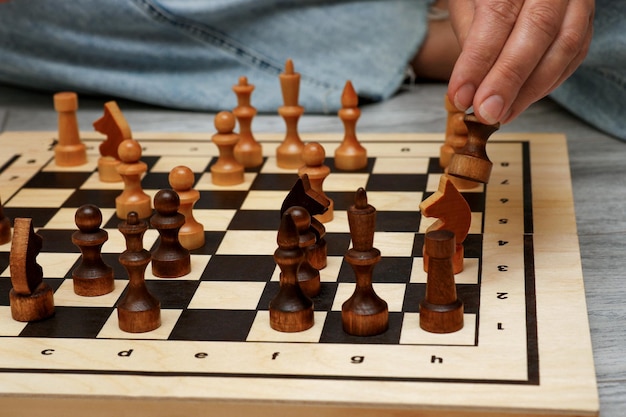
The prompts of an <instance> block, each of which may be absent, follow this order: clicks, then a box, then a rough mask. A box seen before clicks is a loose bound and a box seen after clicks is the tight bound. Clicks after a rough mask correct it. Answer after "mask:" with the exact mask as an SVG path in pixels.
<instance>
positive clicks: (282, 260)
mask: <svg viewBox="0 0 626 417" xmlns="http://www.w3.org/2000/svg"><path fill="white" fill-rule="evenodd" d="M298 241H299V238H298V231H297V229H296V224H295V222H294V221H293V218H292V216H291V214H289V213H285V214H283V216H282V219H281V223H280V229H279V230H278V237H277V242H278V249H276V251H275V252H274V260H275V261H276V264H277V265H278V266H279V268H280V271H281V272H280V290H279V291H278V294H276V297H274V299H273V300H272V301H270V306H269V312H270V326H271V327H272V329H274V330H278V331H280V332H300V331H303V330H306V329H309V328H311V327H313V324H314V320H313V301H311V299H310V298H309V297H307V296H306V295H305V294H304V293H303V292H302V290H301V289H300V285H299V284H298V277H297V271H298V267H299V266H300V264H301V263H302V261H304V252H303V251H302V249H300V247H299V244H298Z"/></svg>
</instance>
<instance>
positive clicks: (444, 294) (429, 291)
mask: <svg viewBox="0 0 626 417" xmlns="http://www.w3.org/2000/svg"><path fill="white" fill-rule="evenodd" d="M424 249H425V252H426V253H427V254H428V277H427V279H426V296H425V297H424V300H422V302H421V303H420V327H421V328H422V329H424V330H426V331H427V332H432V333H452V332H456V331H457V330H460V329H462V328H463V302H462V301H461V300H459V299H458V298H457V295H456V284H455V282H454V272H453V270H452V256H453V255H454V252H455V250H456V244H455V239H454V233H452V232H451V231H449V230H435V231H432V232H428V233H427V234H426V238H425V242H424Z"/></svg>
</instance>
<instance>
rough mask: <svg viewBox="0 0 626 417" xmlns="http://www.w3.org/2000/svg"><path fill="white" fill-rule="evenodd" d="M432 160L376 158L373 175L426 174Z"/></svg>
mask: <svg viewBox="0 0 626 417" xmlns="http://www.w3.org/2000/svg"><path fill="white" fill-rule="evenodd" d="M429 161H430V158H376V162H374V168H373V169H372V173H373V174H426V173H427V172H428V164H429Z"/></svg>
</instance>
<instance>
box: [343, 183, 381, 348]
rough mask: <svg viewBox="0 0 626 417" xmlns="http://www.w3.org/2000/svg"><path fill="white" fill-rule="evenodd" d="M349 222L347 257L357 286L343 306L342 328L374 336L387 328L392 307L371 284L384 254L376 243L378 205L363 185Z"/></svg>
mask: <svg viewBox="0 0 626 417" xmlns="http://www.w3.org/2000/svg"><path fill="white" fill-rule="evenodd" d="M348 222H349V226H350V236H351V237H352V248H351V249H350V250H348V253H346V256H345V259H346V261H347V262H348V263H349V264H350V266H352V269H353V270H354V274H355V276H356V288H355V290H354V293H353V294H352V296H351V297H350V298H349V299H348V300H346V302H344V303H343V305H342V307H341V319H342V323H343V329H344V331H345V332H346V333H348V334H351V335H354V336H373V335H377V334H380V333H383V332H384V331H386V330H387V327H388V325H389V310H388V308H387V303H386V302H385V301H384V300H383V299H381V298H380V297H379V296H378V295H377V294H376V292H375V291H374V288H373V287H372V273H373V270H374V266H376V264H377V263H378V262H380V257H381V255H380V251H379V250H378V249H377V248H375V247H374V230H375V227H376V209H375V208H374V207H373V206H372V205H370V204H368V203H367V194H366V193H365V190H364V189H363V188H359V189H358V190H357V192H356V196H355V198H354V204H353V205H352V206H350V208H349V209H348Z"/></svg>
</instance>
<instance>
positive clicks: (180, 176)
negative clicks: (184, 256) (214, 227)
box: [168, 165, 204, 250]
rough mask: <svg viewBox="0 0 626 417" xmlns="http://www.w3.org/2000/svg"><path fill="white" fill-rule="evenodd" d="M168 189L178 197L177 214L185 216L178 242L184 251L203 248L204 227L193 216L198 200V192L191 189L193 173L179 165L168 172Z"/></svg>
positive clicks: (193, 178) (193, 179)
mask: <svg viewBox="0 0 626 417" xmlns="http://www.w3.org/2000/svg"><path fill="white" fill-rule="evenodd" d="M168 179H169V182H170V187H172V189H173V190H174V191H176V193H177V194H178V197H180V206H179V207H178V212H179V213H180V214H182V215H184V216H185V224H184V225H183V226H182V227H181V228H180V230H179V232H178V240H179V241H180V244H181V245H183V247H184V248H185V249H188V250H193V249H198V248H201V247H202V246H204V226H203V225H202V224H201V223H199V222H198V221H197V220H196V219H195V218H194V216H193V206H194V204H196V202H197V201H198V200H200V192H199V191H198V190H195V189H193V188H192V187H193V183H194V181H195V177H194V175H193V171H192V170H191V169H189V168H188V167H186V166H183V165H179V166H177V167H174V168H173V169H172V170H171V171H170V175H169V177H168Z"/></svg>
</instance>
